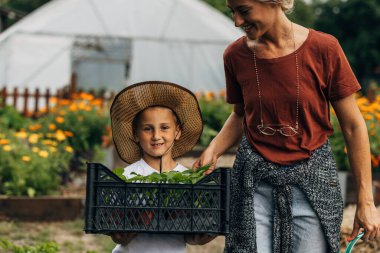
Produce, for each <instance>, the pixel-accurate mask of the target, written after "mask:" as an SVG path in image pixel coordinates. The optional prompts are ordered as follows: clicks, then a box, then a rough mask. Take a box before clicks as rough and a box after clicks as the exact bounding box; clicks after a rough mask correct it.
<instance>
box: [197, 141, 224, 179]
mask: <svg viewBox="0 0 380 253" xmlns="http://www.w3.org/2000/svg"><path fill="white" fill-rule="evenodd" d="M217 160H218V157H217V155H216V154H215V153H214V151H213V149H212V147H210V146H209V147H208V148H206V150H205V151H203V153H202V155H201V156H200V157H199V159H198V160H197V161H196V162H195V163H194V164H193V169H195V168H198V167H201V166H205V165H208V164H209V165H210V168H209V169H208V170H207V171H206V172H205V174H206V175H207V174H210V173H211V172H212V171H213V170H215V168H216V162H217Z"/></svg>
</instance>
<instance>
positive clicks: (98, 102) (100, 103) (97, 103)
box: [91, 98, 103, 106]
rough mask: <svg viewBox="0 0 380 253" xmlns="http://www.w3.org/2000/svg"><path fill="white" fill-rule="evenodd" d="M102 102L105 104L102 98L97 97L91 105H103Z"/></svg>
mask: <svg viewBox="0 0 380 253" xmlns="http://www.w3.org/2000/svg"><path fill="white" fill-rule="evenodd" d="M102 104H103V100H102V99H101V98H97V99H94V100H93V101H91V105H93V106H101V105H102Z"/></svg>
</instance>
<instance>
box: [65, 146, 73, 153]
mask: <svg viewBox="0 0 380 253" xmlns="http://www.w3.org/2000/svg"><path fill="white" fill-rule="evenodd" d="M65 150H66V151H67V152H69V153H72V152H74V149H73V148H72V147H70V146H66V147H65Z"/></svg>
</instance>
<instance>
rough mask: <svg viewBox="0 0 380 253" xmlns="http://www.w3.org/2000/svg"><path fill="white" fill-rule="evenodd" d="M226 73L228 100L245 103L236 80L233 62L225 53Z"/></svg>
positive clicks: (234, 102)
mask: <svg viewBox="0 0 380 253" xmlns="http://www.w3.org/2000/svg"><path fill="white" fill-rule="evenodd" d="M223 58H224V74H225V76H226V101H227V103H230V104H239V103H243V95H242V91H241V88H240V85H239V83H238V82H237V81H236V78H235V74H234V71H233V68H232V64H231V62H230V60H229V59H228V57H227V56H226V54H224V57H223Z"/></svg>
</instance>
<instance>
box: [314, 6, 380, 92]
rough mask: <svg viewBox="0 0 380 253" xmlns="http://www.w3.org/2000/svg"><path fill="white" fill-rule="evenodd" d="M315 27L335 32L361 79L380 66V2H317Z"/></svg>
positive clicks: (364, 78) (333, 33)
mask: <svg viewBox="0 0 380 253" xmlns="http://www.w3.org/2000/svg"><path fill="white" fill-rule="evenodd" d="M315 8H316V13H317V14H318V16H317V19H316V21H315V28H316V29H317V30H321V31H324V32H327V33H330V34H332V35H334V36H335V37H336V38H337V39H338V40H339V41H340V44H341V45H342V48H343V50H344V51H345V53H346V56H347V58H348V60H349V62H350V64H351V66H352V68H353V69H354V71H355V73H356V76H357V77H358V79H359V81H363V84H364V85H365V83H364V81H365V80H366V78H368V77H369V76H371V75H372V74H373V73H374V71H375V69H376V67H379V66H380V29H379V27H380V1H379V0H365V1H363V0H346V1H341V0H330V1H328V2H325V3H323V2H317V3H315Z"/></svg>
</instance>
